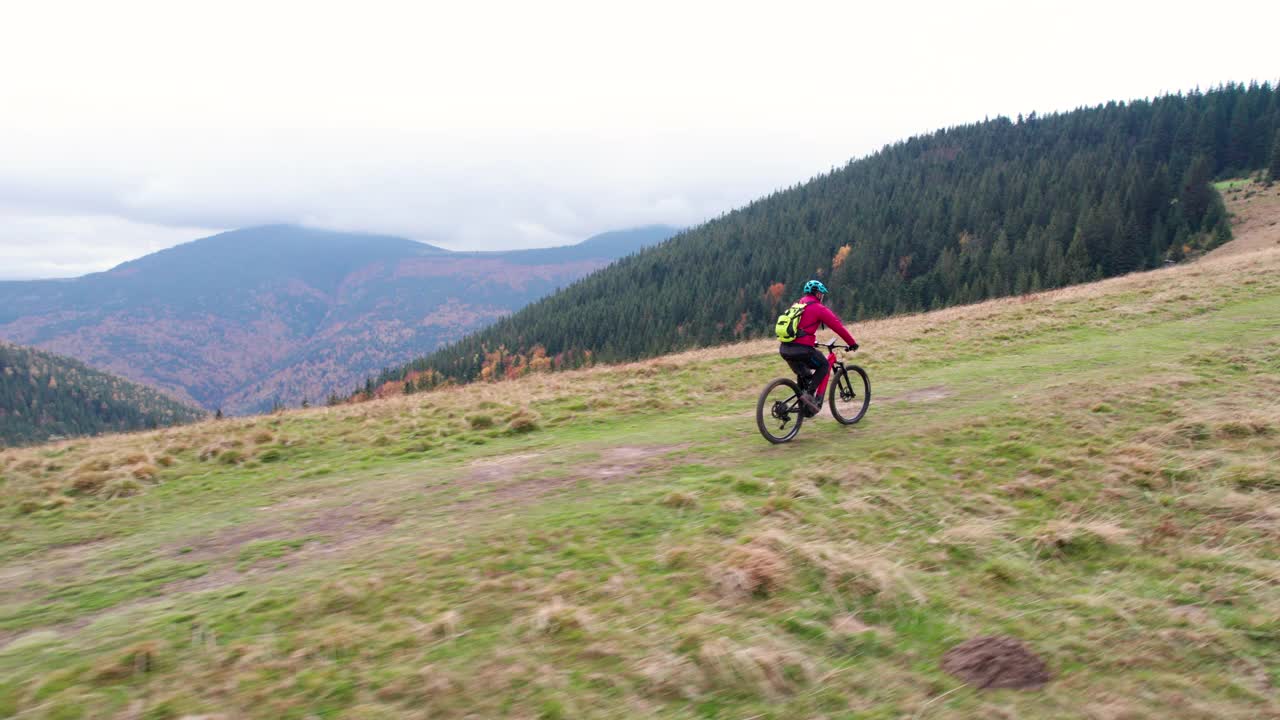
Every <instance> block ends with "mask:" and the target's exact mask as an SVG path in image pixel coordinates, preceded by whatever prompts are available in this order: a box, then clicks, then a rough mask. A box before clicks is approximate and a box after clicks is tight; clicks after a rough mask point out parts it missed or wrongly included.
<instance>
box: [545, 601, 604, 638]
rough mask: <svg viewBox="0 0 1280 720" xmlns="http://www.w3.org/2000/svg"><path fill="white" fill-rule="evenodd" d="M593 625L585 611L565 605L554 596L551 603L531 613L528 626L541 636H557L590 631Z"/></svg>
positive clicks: (574, 606)
mask: <svg viewBox="0 0 1280 720" xmlns="http://www.w3.org/2000/svg"><path fill="white" fill-rule="evenodd" d="M592 625H593V623H592V620H591V616H590V615H589V614H588V613H587V611H586V610H584V609H583V608H580V607H578V606H576V605H571V604H569V603H566V602H565V601H564V599H563V598H561V597H559V596H556V597H554V598H552V599H551V602H549V603H546V604H544V605H541V606H540V607H538V609H537V610H535V611H534V613H533V618H532V619H531V621H530V626H531V627H532V628H533V630H534V631H535V632H537V633H539V634H541V635H558V634H560V633H563V632H567V631H571V630H582V631H587V630H590V629H591V627H592Z"/></svg>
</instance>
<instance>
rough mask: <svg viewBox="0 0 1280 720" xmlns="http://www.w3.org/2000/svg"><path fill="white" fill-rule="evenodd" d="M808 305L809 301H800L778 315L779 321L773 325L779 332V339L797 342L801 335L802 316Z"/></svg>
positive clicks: (775, 330)
mask: <svg viewBox="0 0 1280 720" xmlns="http://www.w3.org/2000/svg"><path fill="white" fill-rule="evenodd" d="M808 306H809V303H803V302H798V303H795V304H794V305H792V306H791V307H789V308H787V309H786V310H785V311H783V313H782V314H781V315H779V316H778V322H776V323H774V325H773V331H774V332H775V333H777V335H778V340H780V341H782V342H795V340H796V338H798V337H800V316H801V315H803V314H804V309H805V308H806V307H808Z"/></svg>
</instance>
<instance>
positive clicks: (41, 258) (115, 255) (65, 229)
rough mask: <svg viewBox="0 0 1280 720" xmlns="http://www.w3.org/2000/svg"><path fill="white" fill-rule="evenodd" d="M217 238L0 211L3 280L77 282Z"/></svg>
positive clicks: (106, 219)
mask: <svg viewBox="0 0 1280 720" xmlns="http://www.w3.org/2000/svg"><path fill="white" fill-rule="evenodd" d="M215 232H218V231H217V230H215V229H211V228H194V227H164V226H157V225H148V224H145V223H138V222H132V221H129V220H125V219H122V218H118V217H112V216H108V215H81V216H74V217H61V216H52V215H21V214H11V213H7V212H4V211H0V238H4V242H2V243H0V280H30V279H34V278H54V277H72V276H77V275H83V274H85V273H90V272H96V271H99V270H105V269H107V268H110V267H114V266H116V265H118V264H120V263H122V262H125V261H126V260H131V259H133V258H135V257H138V256H139V255H140V254H145V253H151V252H156V251H157V250H163V249H165V248H167V247H172V246H174V245H177V244H178V243H181V242H186V241H188V240H193V239H195V238H198V237H203V236H207V235H211V234H213V233H215Z"/></svg>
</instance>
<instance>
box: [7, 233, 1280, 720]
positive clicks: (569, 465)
mask: <svg viewBox="0 0 1280 720" xmlns="http://www.w3.org/2000/svg"><path fill="white" fill-rule="evenodd" d="M856 331H857V332H858V333H859V336H860V338H861V339H862V340H863V348H864V349H863V350H862V351H860V352H859V353H857V354H856V355H855V356H854V358H853V359H854V360H855V361H857V362H858V363H859V364H861V365H863V366H865V367H866V368H867V369H868V370H869V372H870V375H871V379H872V387H873V389H874V392H875V397H874V399H873V401H872V405H871V409H870V411H869V413H868V415H867V417H866V418H865V419H864V420H863V421H862V422H861V423H860V424H859V425H857V426H854V427H851V428H846V427H842V426H838V425H836V424H835V423H833V422H832V421H830V419H829V418H827V417H826V416H825V413H824V415H823V416H821V417H819V418H817V419H816V420H814V421H812V422H811V423H806V424H805V427H804V429H803V430H802V431H801V435H800V437H799V439H798V440H797V441H796V442H795V443H793V444H791V445H788V446H777V447H775V446H771V445H769V444H767V443H765V442H764V441H763V440H762V439H761V438H760V437H759V435H758V433H757V432H756V430H755V427H754V420H753V417H752V410H753V405H754V402H755V395H756V393H757V392H758V390H759V389H760V387H762V386H763V385H764V384H765V382H767V381H768V380H769V379H771V378H773V377H775V376H778V375H780V374H782V373H783V372H784V368H783V365H782V363H781V361H780V360H779V359H778V357H777V355H776V350H775V347H774V344H773V343H770V342H767V341H757V342H749V343H742V344H737V345H730V346H722V347H715V348H707V349H703V350H699V351H696V352H691V353H686V354H683V355H675V356H668V357H664V358H661V359H657V360H652V361H647V362H642V363H636V364H631V365H623V366H617V367H596V368H592V369H589V370H584V371H579V372H572V373H563V374H554V375H548V374H539V375H532V376H529V377H526V378H522V379H519V380H516V381H512V382H507V383H501V384H493V385H478V386H471V387H466V388H451V389H447V390H441V391H436V392H431V393H422V394H418V395H413V396H408V397H401V398H398V399H395V400H388V401H382V402H371V403H366V404H360V405H351V406H341V407H335V408H319V409H312V410H309V411H299V412H288V413H284V414H282V415H279V416H271V417H258V418H248V419H236V420H229V421H224V422H220V423H213V422H209V423H202V424H199V425H195V426H189V427H182V428H175V429H170V430H165V431H160V432H155V433H146V434H139V435H134V436H128V437H117V438H96V439H93V440H90V441H88V442H77V443H74V444H69V443H62V444H58V445H51V446H46V447H42V448H36V449H30V450H21V451H12V450H11V451H8V452H6V453H4V454H3V455H0V472H3V473H4V474H5V477H6V479H7V482H6V483H5V484H3V485H0V503H3V504H4V508H3V511H2V512H0V518H4V522H5V523H6V525H5V526H4V527H3V528H2V531H3V532H6V533H7V537H6V540H5V542H3V543H0V577H4V578H5V579H6V582H5V583H4V584H0V714H4V715H9V714H16V715H19V716H20V717H25V716H27V715H33V716H41V715H45V716H55V717H58V716H66V717H74V716H76V715H77V713H89V714H94V713H96V714H101V715H103V716H112V715H115V714H122V713H126V712H127V713H131V714H135V715H139V714H140V715H150V716H165V715H169V716H183V715H204V714H209V713H220V714H225V715H228V716H233V717H262V718H279V717H308V716H316V717H385V718H398V717H405V718H409V717H420V716H422V715H423V714H424V713H427V714H430V715H431V716H432V717H440V718H462V717H474V716H480V717H503V716H508V717H538V716H542V717H557V716H559V717H574V718H616V717H672V718H687V717H693V716H695V714H696V716H702V717H725V718H741V717H778V718H782V717H787V718H789V717H912V716H919V717H929V718H972V717H1027V718H1030V717H1035V718H1063V719H1065V718H1079V717H1082V716H1083V717H1147V716H1150V717H1188V716H1194V717H1213V718H1240V719H1242V720H1243V719H1244V718H1259V717H1271V716H1274V715H1276V714H1277V713H1280V704H1278V701H1277V698H1276V695H1275V692H1274V688H1275V686H1276V684H1277V682H1280V677H1278V676H1277V674H1276V668H1278V667H1280V650H1277V647H1276V644H1275V637H1276V636H1277V633H1278V632H1280V626H1278V625H1277V618H1280V595H1278V594H1277V593H1276V592H1275V585H1276V582H1277V575H1276V567H1275V558H1276V557H1277V555H1280V536H1277V534H1276V532H1275V528H1276V523H1277V520H1278V519H1280V496H1278V495H1277V490H1278V489H1280V479H1278V478H1277V475H1276V467H1277V462H1276V461H1277V458H1278V457H1280V405H1277V401H1276V398H1277V397H1280V380H1278V378H1280V341H1278V338H1280V250H1271V251H1264V252H1257V253H1252V254H1247V255H1242V256H1237V257H1226V258H1221V259H1213V260H1208V261H1201V262H1197V263H1194V264H1186V265H1180V266H1176V267H1172V268H1168V269H1163V270H1158V271H1155V272H1151V273H1145V274H1137V275H1130V276H1126V277H1122V278H1116V279H1111V280H1107V281H1103V282H1100V283H1096V284H1089V285H1080V286H1076V287H1072V288H1068V289H1063V290H1056V291H1052V292H1046V293H1040V294H1035V295H1029V296H1026V297H1020V298H1012V299H1006V300H998V301H991V302H986V303H982V304H978V305H972V306H960V307H954V308H949V309H946V310H941V311H936V312H932V313H928V314H924V315H913V316H904V317H895V318H892V319H887V320H878V321H873V322H867V323H862V324H859V325H858V326H857V328H856ZM134 460H136V461H138V462H141V463H154V464H156V465H159V467H160V468H161V469H160V470H159V474H158V475H157V478H156V480H157V481H159V482H160V484H155V485H151V484H143V486H142V487H140V488H139V491H140V494H137V495H135V496H133V497H125V498H113V499H107V498H104V497H101V496H99V495H92V494H85V493H77V492H76V491H75V489H74V488H75V485H74V483H75V481H76V473H77V468H81V467H86V466H89V465H91V464H93V463H95V462H96V463H99V464H100V463H102V462H106V463H107V464H108V465H109V466H110V467H111V468H112V469H111V470H110V471H109V472H112V473H121V474H128V473H129V472H130V468H131V467H132V466H131V465H129V464H128V462H131V461H134ZM162 460H163V462H160V461H162ZM51 463H56V465H57V466H58V467H50V464H51ZM24 513H25V514H24ZM72 515H74V516H75V517H77V518H78V519H77V521H76V522H74V523H73V522H66V521H65V519H66V518H67V517H69V516H72ZM986 635H1011V636H1014V637H1016V638H1017V639H1019V640H1020V641H1022V642H1023V643H1025V644H1026V646H1027V647H1028V648H1029V649H1030V650H1031V651H1032V652H1033V653H1035V654H1037V655H1038V656H1040V657H1041V658H1043V660H1044V661H1045V663H1046V664H1047V667H1048V670H1049V673H1050V680H1049V683H1048V684H1047V685H1046V686H1045V687H1044V688H1043V689H1029V690H1018V691H1013V690H998V689H991V690H981V689H978V687H976V683H975V684H967V685H966V684H964V683H962V682H960V681H959V680H957V679H956V678H954V677H952V676H951V675H949V674H947V673H946V672H944V671H943V670H942V669H941V668H940V661H941V660H942V658H943V657H944V655H945V653H946V652H947V651H948V650H949V649H950V648H952V647H953V646H955V645H956V644H958V643H960V642H961V641H963V640H965V639H967V638H971V637H975V636H986ZM23 713H25V714H26V715H23Z"/></svg>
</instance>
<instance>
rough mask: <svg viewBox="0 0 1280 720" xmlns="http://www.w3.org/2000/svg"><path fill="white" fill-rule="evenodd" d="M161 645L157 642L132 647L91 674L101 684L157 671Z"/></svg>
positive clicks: (137, 644) (96, 668)
mask: <svg viewBox="0 0 1280 720" xmlns="http://www.w3.org/2000/svg"><path fill="white" fill-rule="evenodd" d="M160 650H161V645H160V643H158V642H155V641H148V642H141V643H136V644H134V645H130V646H129V647H127V648H125V649H124V651H122V652H121V653H120V654H118V655H116V656H115V657H114V658H111V659H110V660H108V661H106V662H104V663H102V664H99V665H97V666H95V667H94V668H93V670H92V672H91V674H92V676H93V678H94V679H95V680H97V681H99V682H118V681H120V680H124V679H126V678H130V677H133V676H135V675H145V674H147V673H150V672H153V671H154V670H155V669H156V664H157V661H158V659H159V655H160Z"/></svg>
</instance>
